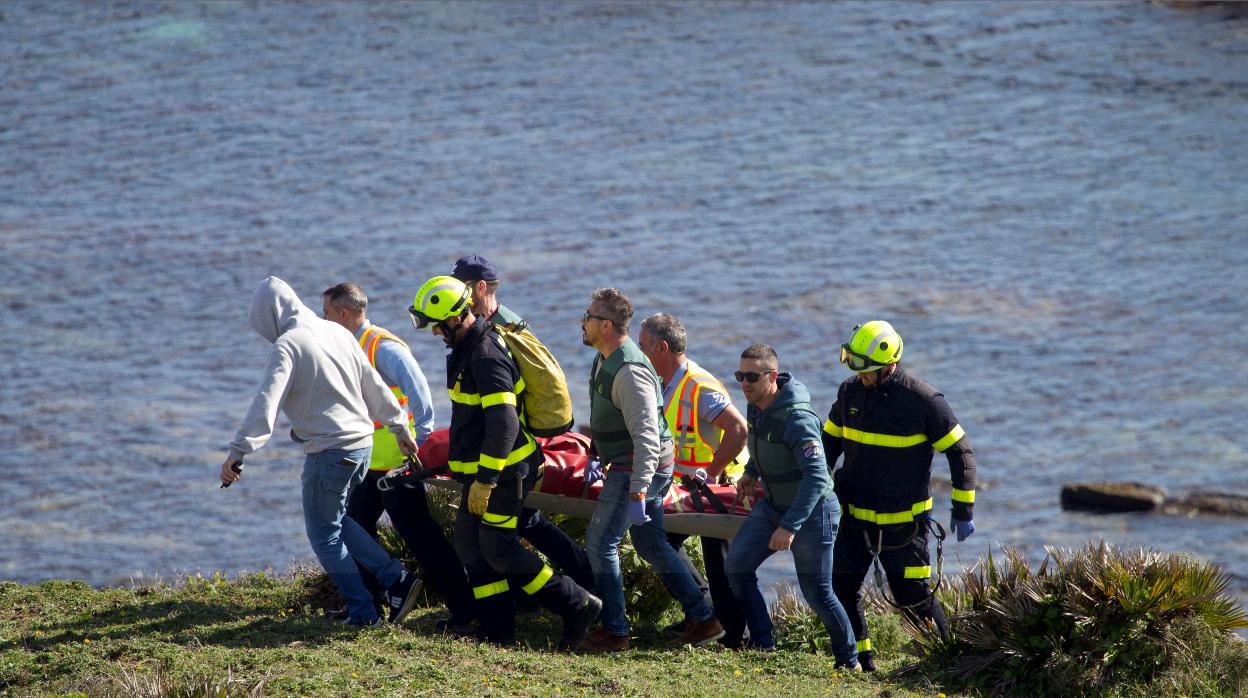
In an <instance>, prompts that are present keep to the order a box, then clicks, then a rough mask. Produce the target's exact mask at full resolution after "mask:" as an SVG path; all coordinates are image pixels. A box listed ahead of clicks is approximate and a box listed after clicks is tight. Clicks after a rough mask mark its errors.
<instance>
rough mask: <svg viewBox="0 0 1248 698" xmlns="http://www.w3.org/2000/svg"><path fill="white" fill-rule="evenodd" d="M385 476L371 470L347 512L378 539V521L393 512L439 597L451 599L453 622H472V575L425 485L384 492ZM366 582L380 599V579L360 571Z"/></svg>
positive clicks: (448, 603) (353, 493) (353, 494)
mask: <svg viewBox="0 0 1248 698" xmlns="http://www.w3.org/2000/svg"><path fill="white" fill-rule="evenodd" d="M383 475H385V473H384V472H383V471H380V470H370V471H369V472H368V475H366V476H365V478H364V481H363V482H361V483H360V484H359V485H357V486H356V487H355V489H353V490H352V491H351V495H350V497H348V499H347V516H350V517H351V518H352V519H355V522H356V523H358V524H359V525H360V526H361V527H362V528H363V529H364V530H365V531H368V532H369V534H371V535H372V536H373V537H374V538H376V537H377V520H378V519H380V518H381V512H382V511H385V512H386V513H387V514H389V516H390V523H392V524H393V525H394V529H395V530H396V531H398V532H399V535H400V536H402V537H403V541H404V542H405V543H407V547H408V549H409V550H411V551H412V554H413V555H415V556H416V561H417V562H418V563H419V564H420V568H421V569H422V570H423V571H424V577H425V579H427V580H429V581H430V582H431V583H432V584H433V588H434V589H436V590H437V592H438V595H440V596H441V597H442V600H443V601H444V602H445V603H446V607H447V609H449V610H450V612H451V619H452V621H453V622H454V623H456V624H458V623H467V622H469V621H471V620H472V618H473V616H474V615H475V613H474V610H473V600H472V590H471V589H470V588H469V587H468V574H467V572H466V571H465V570H464V565H463V563H461V562H460V560H459V556H458V555H457V554H456V553H455V548H454V546H452V545H451V542H450V541H449V540H447V539H446V534H445V533H444V532H443V530H442V526H441V525H440V524H439V523H438V522H437V521H434V520H433V516H432V515H430V513H429V499H428V497H427V496H426V495H425V486H424V484H423V483H422V484H420V485H417V486H414V487H404V486H399V487H397V488H395V489H392V490H390V491H389V492H385V493H382V492H381V491H380V490H378V489H377V481H378V480H380V479H381V477H382V476H383ZM360 573H361V575H362V576H363V578H364V585H365V586H366V587H368V590H369V591H371V592H373V596H374V597H376V596H378V595H379V593H380V591H381V585H380V584H379V583H378V582H377V579H376V578H375V577H373V576H372V574H369V573H368V572H367V571H365V570H364V569H363V568H361V569H360Z"/></svg>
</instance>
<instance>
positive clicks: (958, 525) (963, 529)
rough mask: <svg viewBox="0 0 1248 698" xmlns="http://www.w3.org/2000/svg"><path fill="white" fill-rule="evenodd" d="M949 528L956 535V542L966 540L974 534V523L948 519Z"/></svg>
mask: <svg viewBox="0 0 1248 698" xmlns="http://www.w3.org/2000/svg"><path fill="white" fill-rule="evenodd" d="M949 528H950V529H951V530H952V531H953V532H954V533H957V534H958V542H959V543H961V542H962V541H964V540H966V539H967V538H970V537H971V534H972V533H974V532H975V522H974V521H958V520H957V519H949Z"/></svg>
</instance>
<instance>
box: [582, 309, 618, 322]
mask: <svg viewBox="0 0 1248 698" xmlns="http://www.w3.org/2000/svg"><path fill="white" fill-rule="evenodd" d="M590 320H602V321H603V322H613V320H611V318H609V317H603V316H601V315H594V314H593V313H590V312H589V311H588V310H587V311H585V316H584V317H582V318H581V322H589V321H590Z"/></svg>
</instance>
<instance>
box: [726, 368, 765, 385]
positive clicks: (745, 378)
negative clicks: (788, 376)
mask: <svg viewBox="0 0 1248 698" xmlns="http://www.w3.org/2000/svg"><path fill="white" fill-rule="evenodd" d="M774 370H776V369H774V368H769V369H767V370H766V371H763V372H762V373H758V372H755V371H737V372H736V373H734V374H732V377H733V378H736V379H737V382H738V383H757V382H758V379H759V378H762V377H763V376H765V375H767V374H768V373H771V372H772V371H774Z"/></svg>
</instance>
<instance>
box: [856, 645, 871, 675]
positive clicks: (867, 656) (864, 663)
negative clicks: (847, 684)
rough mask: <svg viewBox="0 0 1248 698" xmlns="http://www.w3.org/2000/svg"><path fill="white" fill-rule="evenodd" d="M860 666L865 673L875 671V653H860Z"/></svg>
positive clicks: (868, 651)
mask: <svg viewBox="0 0 1248 698" xmlns="http://www.w3.org/2000/svg"><path fill="white" fill-rule="evenodd" d="M858 666H859V667H861V668H862V670H863V671H867V672H871V671H875V652H874V651H872V650H867V651H865V652H859V653H858Z"/></svg>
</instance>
